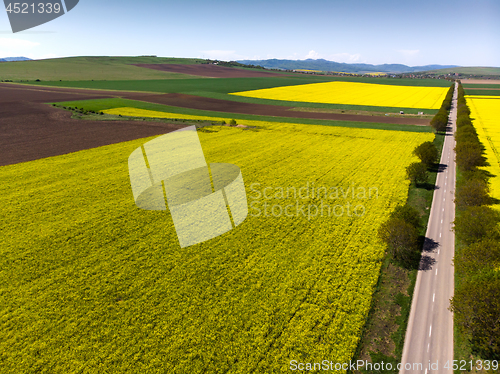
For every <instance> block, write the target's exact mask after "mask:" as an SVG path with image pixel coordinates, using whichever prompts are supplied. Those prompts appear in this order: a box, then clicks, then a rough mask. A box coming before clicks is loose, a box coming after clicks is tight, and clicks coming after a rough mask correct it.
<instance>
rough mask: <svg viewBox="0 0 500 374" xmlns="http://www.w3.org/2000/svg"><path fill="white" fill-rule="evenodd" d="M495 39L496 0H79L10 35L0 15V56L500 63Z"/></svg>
mask: <svg viewBox="0 0 500 374" xmlns="http://www.w3.org/2000/svg"><path fill="white" fill-rule="evenodd" d="M19 1H20V2H22V0H19ZM499 40H500V1H499V0H469V1H463V0H433V1H431V0H420V1H413V0H380V1H375V0H349V1H347V0H344V1H336V0H329V1H324V0H309V1H295V0H287V1H282V0H265V1H264V0H254V1H247V0H201V1H200V0H177V1H169V0H167V1H155V0H142V1H129V0H120V1H117V0H106V1H102V0H101V1H97V0H80V3H79V4H78V5H77V6H76V7H75V8H74V9H73V10H72V11H71V12H69V13H68V14H66V15H64V16H62V17H60V18H58V19H56V20H54V21H52V22H50V23H47V24H44V25H41V26H39V27H37V28H34V29H31V30H27V31H23V32H19V33H16V34H13V33H12V31H11V29H10V25H9V22H8V18H7V14H6V12H0V57H11V56H26V57H30V58H50V57H65V56H84V55H85V56H90V55H92V56H98V55H108V56H109V55H113V56H119V55H121V56H135V55H158V56H165V57H205V58H218V59H223V60H235V59H267V58H288V59H301V60H302V59H306V58H324V59H327V60H333V61H338V62H351V63H353V62H365V63H372V64H380V63H403V64H407V65H425V64H454V65H462V66H500V42H499Z"/></svg>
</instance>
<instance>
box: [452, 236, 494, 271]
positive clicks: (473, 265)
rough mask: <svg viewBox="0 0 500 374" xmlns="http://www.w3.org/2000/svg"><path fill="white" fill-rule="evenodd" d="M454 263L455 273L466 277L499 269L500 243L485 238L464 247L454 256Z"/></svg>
mask: <svg viewBox="0 0 500 374" xmlns="http://www.w3.org/2000/svg"><path fill="white" fill-rule="evenodd" d="M454 263H455V267H456V268H457V271H460V273H462V274H464V275H465V276H467V277H473V276H474V275H477V274H480V273H488V272H490V271H492V270H495V269H497V268H500V243H499V242H498V240H496V239H492V238H486V239H484V240H481V241H479V242H477V243H474V244H471V245H469V246H467V247H464V248H463V249H461V250H460V251H458V252H457V254H456V255H455V259H454Z"/></svg>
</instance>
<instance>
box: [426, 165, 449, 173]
mask: <svg viewBox="0 0 500 374" xmlns="http://www.w3.org/2000/svg"><path fill="white" fill-rule="evenodd" d="M447 168H448V165H447V164H433V165H431V166H429V171H430V172H431V173H442V172H443V171H445V170H446V169H447Z"/></svg>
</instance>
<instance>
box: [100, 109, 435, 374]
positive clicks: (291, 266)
mask: <svg viewBox="0 0 500 374" xmlns="http://www.w3.org/2000/svg"><path fill="white" fill-rule="evenodd" d="M106 112H107V113H113V114H122V115H135V116H141V117H144V116H150V117H164V118H184V119H203V120H227V119H222V118H217V117H203V116H191V115H179V114H176V113H163V112H154V111H146V110H140V109H134V108H117V109H112V110H107V111H106ZM236 119H237V118H236ZM237 120H238V123H243V124H248V125H251V124H258V125H259V127H258V128H256V129H251V130H247V129H238V128H232V127H226V126H213V127H211V128H210V131H207V132H202V131H200V132H199V137H200V141H201V144H202V147H203V150H204V153H205V156H206V159H207V162H227V163H231V164H235V165H238V166H239V167H240V168H241V170H242V175H243V179H244V182H245V186H246V188H247V198H248V204H249V212H248V217H247V219H246V220H245V221H244V222H243V223H242V224H241V225H240V226H238V227H237V228H236V229H234V230H232V231H231V232H229V233H227V234H225V235H223V236H221V237H217V238H214V239H213V240H210V241H208V242H205V243H201V244H199V245H196V246H193V247H192V248H191V247H190V248H187V249H186V250H185V251H180V249H179V248H178V245H177V244H176V242H175V237H174V238H171V239H168V241H164V242H162V243H168V244H166V246H165V247H160V248H161V249H160V252H161V256H162V258H163V257H164V260H162V266H165V271H167V272H168V275H167V276H166V277H165V278H166V280H164V281H163V282H164V283H163V285H162V287H163V288H162V292H161V293H160V294H159V295H160V296H158V297H159V298H160V299H159V300H156V299H154V300H152V301H151V303H152V304H155V303H157V302H158V303H161V308H159V309H157V310H155V313H157V314H158V317H157V319H154V318H151V317H150V316H149V314H150V313H149V312H150V311H149V310H146V311H145V312H144V313H145V316H143V315H139V316H138V317H137V318H141V321H142V319H143V318H144V323H143V324H144V326H150V325H149V324H151V326H154V328H153V327H151V331H149V330H148V333H149V335H147V336H145V337H144V338H141V345H143V346H147V347H149V348H148V350H147V354H148V357H147V360H144V365H146V363H147V364H148V365H152V364H151V362H153V361H152V360H154V359H158V358H159V356H158V355H159V354H161V355H163V356H161V358H160V361H161V365H163V366H162V368H163V370H164V371H165V372H172V373H174V372H179V373H190V372H197V371H199V370H202V369H203V370H205V371H207V372H218V371H227V372H231V373H242V374H243V373H249V372H255V373H280V372H285V371H287V370H288V369H289V365H290V361H291V360H298V362H317V361H321V360H323V359H324V358H325V357H326V358H328V360H330V361H332V362H334V363H343V362H348V361H349V360H350V359H351V358H352V357H353V354H354V352H355V350H356V347H357V344H358V342H359V339H360V337H361V333H362V329H363V326H364V323H365V320H366V317H367V314H368V312H369V309H370V303H371V298H372V293H373V290H374V287H375V285H376V283H377V279H378V274H379V271H380V266H381V261H382V258H383V254H384V247H383V246H382V245H381V243H380V242H379V240H378V239H377V229H378V227H379V225H380V224H381V223H382V222H384V221H385V220H386V219H387V218H388V215H389V213H390V212H391V211H392V209H393V208H394V207H395V206H396V205H397V204H402V203H404V202H405V201H406V198H407V193H408V185H409V182H408V181H407V180H406V179H405V168H406V166H408V164H410V163H411V162H414V161H416V157H415V156H413V155H412V151H413V149H414V148H415V147H416V146H417V145H419V144H421V143H422V142H424V141H430V140H432V139H433V137H434V135H433V134H430V133H413V132H402V131H387V130H373V129H356V128H345V127H333V126H319V125H300V124H292V123H276V122H265V121H246V120H239V119H237ZM141 214H144V215H145V216H147V215H148V214H150V213H141ZM156 221H157V219H156V220H155V221H154V222H156ZM159 222H161V224H160V223H158V225H159V226H158V227H160V228H161V232H162V233H163V235H167V236H169V237H170V236H171V235H174V234H172V233H173V228H172V227H171V224H170V223H169V224H170V226H168V225H167V224H166V223H165V221H159ZM162 225H163V226H162ZM155 227H156V226H155ZM135 231H136V230H130V232H135ZM144 258H145V260H144V261H147V258H148V257H147V256H146V255H145V256H144ZM148 264H149V263H148ZM163 264H165V265H163ZM167 265H168V266H167ZM141 266H144V265H141ZM148 266H153V267H155V266H156V265H155V264H149V265H148ZM145 268H147V267H145ZM143 276H145V277H146V279H147V277H148V276H147V275H146V274H144V275H143ZM141 279H142V278H141ZM146 283H148V282H146ZM148 284H149V283H148ZM155 297H156V296H155ZM115 328H116V329H117V331H116V334H117V335H118V336H120V335H121V334H122V330H123V329H125V328H126V327H125V326H123V325H121V324H119V323H118V322H117V325H116V327H115ZM145 328H146V327H145ZM153 330H154V332H153ZM159 342H161V343H159ZM123 344H127V342H123ZM158 346H161V347H162V349H161V351H160V350H159V349H158V348H157V347H158ZM150 368H154V367H150ZM339 372H340V373H345V371H339Z"/></svg>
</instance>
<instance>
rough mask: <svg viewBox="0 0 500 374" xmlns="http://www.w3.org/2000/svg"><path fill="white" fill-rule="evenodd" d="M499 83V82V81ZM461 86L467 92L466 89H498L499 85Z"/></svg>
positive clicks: (470, 84)
mask: <svg viewBox="0 0 500 374" xmlns="http://www.w3.org/2000/svg"><path fill="white" fill-rule="evenodd" d="M499 82H500V81H499ZM462 86H463V87H464V88H465V89H466V90H467V89H474V88H490V89H491V88H496V89H498V88H500V84H472V83H464V84H462Z"/></svg>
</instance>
